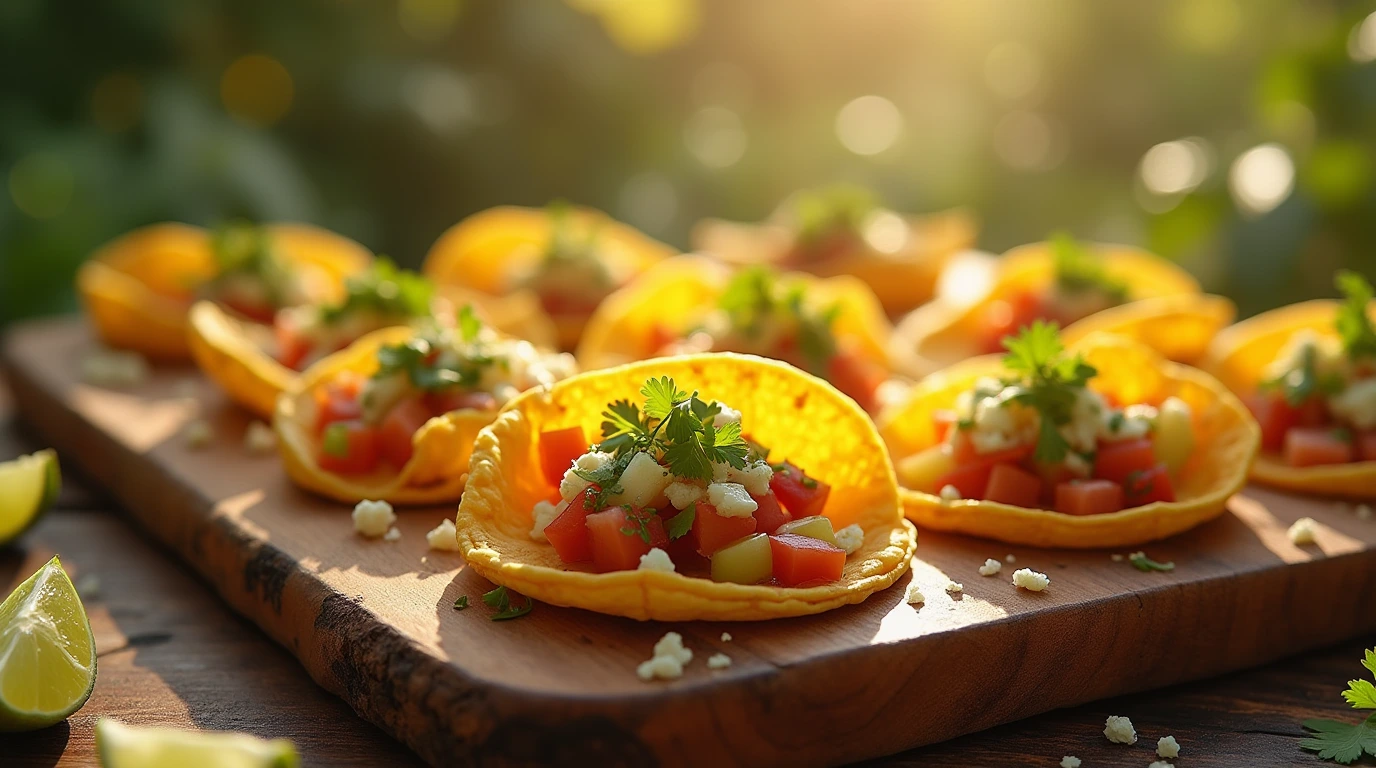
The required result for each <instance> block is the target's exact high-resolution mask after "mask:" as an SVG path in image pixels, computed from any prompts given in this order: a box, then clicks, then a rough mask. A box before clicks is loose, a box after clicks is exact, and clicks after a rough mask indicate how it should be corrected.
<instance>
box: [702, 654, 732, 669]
mask: <svg viewBox="0 0 1376 768" xmlns="http://www.w3.org/2000/svg"><path fill="white" fill-rule="evenodd" d="M729 666H731V657H730V656H727V655H726V654H724V653H714V654H712V655H711V656H708V657H707V668H708V669H726V668H727V667H729Z"/></svg>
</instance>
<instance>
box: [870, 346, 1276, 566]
mask: <svg viewBox="0 0 1376 768" xmlns="http://www.w3.org/2000/svg"><path fill="white" fill-rule="evenodd" d="M1070 351H1072V352H1075V351H1079V352H1083V353H1084V354H1085V358H1086V360H1087V361H1088V362H1089V363H1090V364H1091V365H1093V366H1094V367H1095V368H1097V369H1098V371H1099V374H1098V375H1097V376H1095V377H1094V378H1093V379H1091V380H1090V388H1091V389H1094V390H1095V391H1098V392H1100V393H1102V394H1106V395H1112V396H1113V397H1114V398H1116V399H1117V400H1118V402H1122V403H1126V404H1134V403H1150V404H1158V403H1160V402H1161V401H1162V400H1164V399H1166V398H1167V397H1170V396H1175V397H1178V398H1180V399H1181V400H1184V401H1185V402H1186V403H1187V404H1189V406H1190V409H1191V411H1192V412H1193V417H1194V432H1195V449H1194V452H1193V454H1192V455H1191V456H1190V459H1189V461H1188V462H1187V463H1186V464H1185V466H1184V467H1183V468H1182V469H1181V472H1180V475H1179V476H1178V477H1176V478H1175V491H1176V497H1177V499H1178V501H1175V502H1169V503H1168V502H1155V503H1152V504H1148V505H1146V506H1142V507H1134V508H1131V509H1126V510H1122V511H1119V512H1112V513H1109V514H1102V515H1088V516H1084V517H1079V516H1075V515H1067V514H1063V513H1060V512H1054V511H1051V510H1041V509H1026V508H1022V507H1015V506H1011V505H1008V504H1000V503H997V502H991V501H983V500H977V499H965V500H958V501H945V500H943V499H941V498H939V497H937V496H935V495H933V494H930V493H924V492H922V491H917V490H913V489H910V488H903V489H902V490H901V494H902V497H903V506H904V510H905V512H906V514H907V516H908V518H909V519H910V520H912V521H914V522H916V523H917V525H918V526H919V527H925V528H930V529H933V530H939V531H954V532H958V533H966V534H971V535H974V536H982V537H985V538H990V539H998V540H1000V541H1006V542H1010V543H1013V544H1027V545H1031V546H1036V547H1062V548H1069V549H1090V548H1097V547H1124V546H1132V545H1138V544H1143V543H1146V542H1148V541H1154V540H1156V539H1163V538H1166V537H1167V536H1172V535H1175V534H1177V533H1180V532H1182V531H1186V530H1188V529H1190V528H1193V527H1195V526H1196V525H1199V524H1200V523H1203V522H1205V521H1207V520H1210V519H1212V518H1214V517H1217V516H1218V515H1220V514H1222V513H1223V511H1224V508H1225V505H1226V503H1227V501H1228V497H1230V496H1232V495H1233V494H1234V493H1236V492H1237V491H1238V490H1240V489H1241V488H1242V486H1243V485H1244V484H1245V483H1246V482H1247V468H1248V467H1249V466H1250V465H1251V462H1252V458H1253V457H1254V456H1255V455H1256V452H1257V448H1258V446H1259V445H1260V442H1261V431H1260V430H1259V429H1258V427H1257V425H1256V422H1255V421H1253V419H1252V417H1251V414H1249V413H1248V411H1247V408H1246V407H1245V406H1243V404H1242V402H1241V401H1240V400H1238V399H1237V397H1235V396H1234V395H1233V394H1232V393H1231V392H1229V391H1228V390H1227V388H1225V387H1224V386H1223V385H1222V384H1221V383H1219V381H1218V380H1217V379H1215V378H1213V377H1212V376H1210V375H1208V374H1206V373H1204V372H1203V371H1200V370H1197V369H1195V368H1190V367H1188V366H1185V365H1181V364H1179V363H1173V362H1170V361H1168V360H1166V359H1165V358H1163V357H1162V356H1161V355H1160V354H1158V353H1157V352H1155V351H1154V350H1152V349H1150V348H1149V347H1146V346H1145V345H1142V344H1139V343H1137V342H1134V341H1131V340H1129V339H1125V338H1122V337H1116V336H1109V335H1104V334H1101V335H1097V336H1094V337H1091V338H1089V339H1086V340H1085V341H1083V342H1081V343H1080V344H1077V345H1075V346H1073V347H1071V348H1070ZM1003 372H1004V368H1003V364H1002V357H1001V356H999V355H986V356H983V357H978V358H973V359H971V360H967V361H965V362H963V363H959V364H957V365H955V366H952V367H951V368H948V369H946V370H944V371H941V372H940V373H936V374H933V375H932V376H929V377H927V378H926V379H924V380H923V381H921V382H919V383H918V385H917V386H916V387H915V388H914V389H913V391H912V392H911V393H909V395H908V398H907V399H906V400H905V401H904V402H903V403H901V404H900V405H897V406H895V407H894V408H893V409H891V410H889V411H887V412H886V413H884V414H883V415H881V417H880V419H879V431H880V434H881V435H882V436H883V438H884V441H885V442H886V443H887V444H888V446H889V451H890V452H891V453H892V454H893V457H894V462H895V464H897V465H900V466H901V465H902V463H903V459H904V458H906V457H908V456H912V455H914V454H916V453H918V452H920V451H922V450H924V449H926V448H929V447H931V446H933V445H935V444H936V431H935V427H934V425H933V421H932V414H933V412H934V411H937V410H942V409H949V408H951V407H952V406H953V405H954V403H955V400H956V397H957V395H959V394H960V393H961V392H962V391H964V390H966V389H969V388H970V387H971V386H972V385H973V384H974V382H975V380H976V379H978V378H979V377H981V376H999V375H1002V374H1003ZM900 478H901V471H900ZM900 482H901V481H900Z"/></svg>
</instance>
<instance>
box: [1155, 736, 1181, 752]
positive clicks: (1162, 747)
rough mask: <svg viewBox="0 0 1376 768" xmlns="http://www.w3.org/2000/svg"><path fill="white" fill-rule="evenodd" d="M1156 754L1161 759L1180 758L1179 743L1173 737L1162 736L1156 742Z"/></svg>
mask: <svg viewBox="0 0 1376 768" xmlns="http://www.w3.org/2000/svg"><path fill="white" fill-rule="evenodd" d="M1156 754H1158V755H1160V756H1161V757H1180V742H1178V741H1176V740H1175V737H1174V736H1162V737H1161V738H1160V739H1159V740H1158V741H1157V742H1156Z"/></svg>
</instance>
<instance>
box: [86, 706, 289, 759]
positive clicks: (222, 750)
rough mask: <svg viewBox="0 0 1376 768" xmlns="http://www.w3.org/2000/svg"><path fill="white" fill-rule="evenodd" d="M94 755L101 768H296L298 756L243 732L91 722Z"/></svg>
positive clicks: (285, 745) (283, 743)
mask: <svg viewBox="0 0 1376 768" xmlns="http://www.w3.org/2000/svg"><path fill="white" fill-rule="evenodd" d="M96 751H97V752H98V753H100V764H101V765H102V766H103V768H181V767H182V766H191V765H194V766H196V767H197V768H296V767H297V766H299V765H301V758H300V756H298V755H297V754H296V747H294V746H292V743H291V742H290V741H287V740H286V739H273V740H272V741H268V740H266V739H260V738H257V737H256V736H249V735H248V734H246V733H202V732H197V731H181V730H177V729H176V728H136V727H134V726H132V725H125V724H124V723H121V722H119V721H118V720H111V719H109V718H101V719H100V722H98V723H96Z"/></svg>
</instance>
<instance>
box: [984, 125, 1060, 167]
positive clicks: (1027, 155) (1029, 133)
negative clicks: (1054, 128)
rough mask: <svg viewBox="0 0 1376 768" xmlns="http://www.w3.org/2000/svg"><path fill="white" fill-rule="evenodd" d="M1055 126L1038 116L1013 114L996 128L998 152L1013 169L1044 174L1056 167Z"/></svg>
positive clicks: (995, 136) (995, 137)
mask: <svg viewBox="0 0 1376 768" xmlns="http://www.w3.org/2000/svg"><path fill="white" fill-rule="evenodd" d="M1054 139H1055V137H1054V136H1053V135H1052V132H1051V124H1050V123H1048V122H1047V121H1046V118H1044V117H1042V116H1041V115H1038V114H1036V113H1035V112H1022V111H1018V112H1010V113H1008V114H1007V115H1006V116H1004V118H1003V119H1002V120H1000V121H999V123H998V125H996V126H994V152H995V153H997V154H998V156H999V159H1001V160H1003V162H1004V163H1005V164H1007V165H1008V167H1009V168H1012V169H1014V170H1018V171H1041V170H1046V169H1048V168H1050V167H1052V166H1054V165H1055V162H1054V160H1053V157H1052V149H1053V141H1054Z"/></svg>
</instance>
